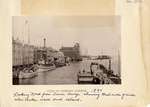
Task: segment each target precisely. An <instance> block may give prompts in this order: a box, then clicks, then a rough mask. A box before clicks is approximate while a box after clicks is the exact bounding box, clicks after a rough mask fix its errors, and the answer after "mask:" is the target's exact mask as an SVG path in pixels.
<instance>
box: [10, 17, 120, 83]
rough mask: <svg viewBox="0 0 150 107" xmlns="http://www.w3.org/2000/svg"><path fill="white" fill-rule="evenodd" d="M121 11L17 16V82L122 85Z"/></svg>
mask: <svg viewBox="0 0 150 107" xmlns="http://www.w3.org/2000/svg"><path fill="white" fill-rule="evenodd" d="M120 20H121V19H120V17H119V16H94V15H93V16H92V15H91V16H88V15H81V16H76V15H75V16H71V15H70V16H65V15H62V16H57V15H56V16H13V17H12V84H13V85H69V84H70V85H83V84H84V85H86V84H88V85H109V84H110V85H111V84H112V85H113V84H121V28H120V27H121V25H120Z"/></svg>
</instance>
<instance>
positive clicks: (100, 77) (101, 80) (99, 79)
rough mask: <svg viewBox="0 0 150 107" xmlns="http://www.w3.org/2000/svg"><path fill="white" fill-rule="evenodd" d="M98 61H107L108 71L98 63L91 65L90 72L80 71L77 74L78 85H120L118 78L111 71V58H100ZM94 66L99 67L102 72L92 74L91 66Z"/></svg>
mask: <svg viewBox="0 0 150 107" xmlns="http://www.w3.org/2000/svg"><path fill="white" fill-rule="evenodd" d="M99 59H100V60H106V59H107V60H109V61H108V62H109V67H108V69H107V68H106V67H105V66H104V65H103V64H99V63H96V62H94V63H91V65H90V71H85V70H82V71H81V70H80V71H79V72H78V74H77V78H78V79H77V81H78V84H89V83H91V84H121V79H120V77H119V76H117V75H114V73H113V71H112V70H111V57H109V56H100V57H99ZM94 65H96V66H97V67H98V66H99V69H100V70H101V71H102V72H97V73H96V72H94V71H93V70H92V66H94ZM95 74H96V75H95Z"/></svg>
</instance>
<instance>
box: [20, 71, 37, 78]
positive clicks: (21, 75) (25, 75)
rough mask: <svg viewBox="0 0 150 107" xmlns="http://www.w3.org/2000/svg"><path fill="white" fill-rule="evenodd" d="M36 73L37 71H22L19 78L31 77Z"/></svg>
mask: <svg viewBox="0 0 150 107" xmlns="http://www.w3.org/2000/svg"><path fill="white" fill-rule="evenodd" d="M37 75H38V72H31V73H24V72H20V74H19V78H20V79H24V78H32V77H35V76H37Z"/></svg>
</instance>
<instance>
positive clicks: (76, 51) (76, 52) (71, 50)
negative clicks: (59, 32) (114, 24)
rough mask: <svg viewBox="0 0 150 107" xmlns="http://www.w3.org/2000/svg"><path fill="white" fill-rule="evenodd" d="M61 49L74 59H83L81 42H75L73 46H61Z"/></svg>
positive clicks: (66, 55) (65, 54)
mask: <svg viewBox="0 0 150 107" xmlns="http://www.w3.org/2000/svg"><path fill="white" fill-rule="evenodd" d="M59 51H61V52H63V54H64V56H65V57H70V58H71V59H72V60H74V61H79V60H81V56H80V45H79V43H75V45H74V46H73V47H61V49H60V50H59Z"/></svg>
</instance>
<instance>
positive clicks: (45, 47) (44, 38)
mask: <svg viewBox="0 0 150 107" xmlns="http://www.w3.org/2000/svg"><path fill="white" fill-rule="evenodd" d="M44 48H46V39H45V38H44Z"/></svg>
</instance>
